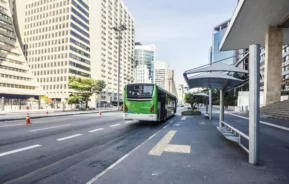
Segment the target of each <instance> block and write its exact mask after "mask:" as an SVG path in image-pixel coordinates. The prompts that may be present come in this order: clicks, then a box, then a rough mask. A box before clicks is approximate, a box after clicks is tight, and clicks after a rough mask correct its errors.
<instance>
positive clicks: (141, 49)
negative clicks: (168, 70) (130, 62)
mask: <svg viewBox="0 0 289 184" xmlns="http://www.w3.org/2000/svg"><path fill="white" fill-rule="evenodd" d="M155 54H156V46H155V45H141V44H139V43H137V44H136V45H135V54H134V68H135V70H134V79H135V82H137V83H140V82H143V81H145V82H146V83H153V82H154V63H155ZM140 68H142V69H143V70H142V71H141V72H140V71H139V70H140ZM145 68H147V69H145ZM146 70H148V72H149V74H148V76H146V78H144V80H141V81H139V80H137V79H139V78H142V76H143V73H145V71H146ZM139 75H141V76H139Z"/></svg>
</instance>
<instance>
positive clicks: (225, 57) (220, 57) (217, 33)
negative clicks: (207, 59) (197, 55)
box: [212, 21, 235, 65]
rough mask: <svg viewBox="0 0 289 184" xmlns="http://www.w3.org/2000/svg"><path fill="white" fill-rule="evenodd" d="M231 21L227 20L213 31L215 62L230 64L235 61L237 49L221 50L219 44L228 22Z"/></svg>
mask: <svg viewBox="0 0 289 184" xmlns="http://www.w3.org/2000/svg"><path fill="white" fill-rule="evenodd" d="M229 23H230V21H225V22H223V23H222V24H220V25H217V26H216V27H215V28H214V31H213V48H212V52H213V53H212V54H213V56H212V57H213V58H212V59H213V63H214V62H219V61H220V62H222V63H225V64H228V65H232V64H234V63H235V51H222V52H220V50H219V46H220V43H221V41H222V39H223V37H224V34H225V32H226V30H227V27H228V24H229Z"/></svg>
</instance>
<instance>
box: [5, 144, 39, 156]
mask: <svg viewBox="0 0 289 184" xmlns="http://www.w3.org/2000/svg"><path fill="white" fill-rule="evenodd" d="M40 146H41V145H40V144H35V145H33V146H28V147H25V148H20V149H16V150H12V151H8V152H4V153H0V157H3V156H6V155H10V154H13V153H17V152H21V151H26V150H29V149H33V148H37V147H40Z"/></svg>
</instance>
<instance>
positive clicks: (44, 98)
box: [40, 96, 49, 105]
mask: <svg viewBox="0 0 289 184" xmlns="http://www.w3.org/2000/svg"><path fill="white" fill-rule="evenodd" d="M40 99H41V100H42V101H43V102H44V103H45V105H47V104H48V103H49V98H48V96H41V97H40Z"/></svg>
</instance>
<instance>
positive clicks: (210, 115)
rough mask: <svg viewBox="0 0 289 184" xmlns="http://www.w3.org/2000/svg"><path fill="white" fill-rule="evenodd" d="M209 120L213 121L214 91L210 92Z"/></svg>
mask: <svg viewBox="0 0 289 184" xmlns="http://www.w3.org/2000/svg"><path fill="white" fill-rule="evenodd" d="M209 119H210V120H212V90H211V89H210V90H209Z"/></svg>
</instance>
